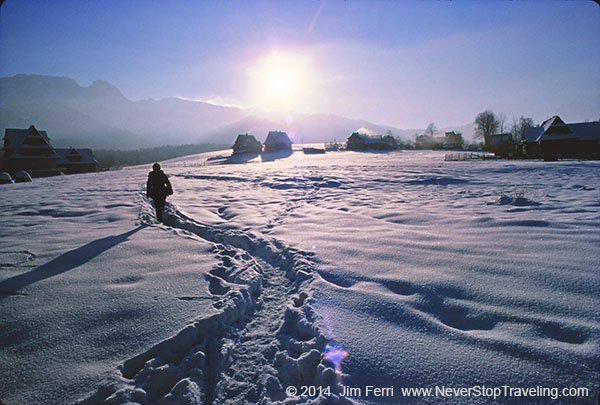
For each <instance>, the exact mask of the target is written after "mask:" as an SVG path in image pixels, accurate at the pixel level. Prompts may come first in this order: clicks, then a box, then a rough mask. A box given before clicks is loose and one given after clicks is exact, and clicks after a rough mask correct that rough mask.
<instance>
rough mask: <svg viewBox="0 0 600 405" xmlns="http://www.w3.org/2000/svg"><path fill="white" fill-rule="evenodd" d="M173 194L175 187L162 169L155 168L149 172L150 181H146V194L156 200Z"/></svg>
mask: <svg viewBox="0 0 600 405" xmlns="http://www.w3.org/2000/svg"><path fill="white" fill-rule="evenodd" d="M171 194H173V187H171V182H170V181H169V178H168V177H167V175H166V174H165V172H163V171H162V170H153V171H151V172H150V173H148V182H147V183H146V195H147V196H148V197H150V198H154V199H155V200H164V199H165V198H167V196H168V195H171Z"/></svg>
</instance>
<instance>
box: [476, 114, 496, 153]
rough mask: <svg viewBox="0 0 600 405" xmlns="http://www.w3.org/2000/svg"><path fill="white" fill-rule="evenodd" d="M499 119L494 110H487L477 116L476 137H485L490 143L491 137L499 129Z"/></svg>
mask: <svg viewBox="0 0 600 405" xmlns="http://www.w3.org/2000/svg"><path fill="white" fill-rule="evenodd" d="M498 127H499V125H498V119H497V118H496V115H495V114H494V112H493V111H492V110H485V111H484V112H482V113H479V114H477V117H475V138H478V139H481V138H483V139H484V142H485V144H486V145H487V144H489V137H490V136H492V135H494V134H495V133H496V132H497V131H498Z"/></svg>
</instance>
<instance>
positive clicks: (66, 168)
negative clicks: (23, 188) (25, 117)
mask: <svg viewBox="0 0 600 405" xmlns="http://www.w3.org/2000/svg"><path fill="white" fill-rule="evenodd" d="M96 166H97V162H96V159H94V155H93V153H92V150H91V149H74V148H68V149H55V148H53V147H52V145H51V144H50V138H49V137H48V134H47V133H46V131H39V130H37V129H36V128H35V127H34V126H33V125H32V126H30V127H29V128H28V129H15V128H7V129H6V130H5V131H4V143H3V145H2V149H1V150H0V167H1V168H2V170H4V171H6V172H8V173H10V174H11V175H13V176H14V175H15V174H16V173H17V172H19V171H21V170H24V171H26V172H28V173H29V174H30V175H31V177H42V176H55V175H58V174H61V173H66V174H71V173H84V172H94V171H96Z"/></svg>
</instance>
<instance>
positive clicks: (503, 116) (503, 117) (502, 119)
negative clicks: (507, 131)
mask: <svg viewBox="0 0 600 405" xmlns="http://www.w3.org/2000/svg"><path fill="white" fill-rule="evenodd" d="M496 120H497V121H498V133H500V134H503V133H504V124H506V114H504V113H500V114H498V116H497V117H496Z"/></svg>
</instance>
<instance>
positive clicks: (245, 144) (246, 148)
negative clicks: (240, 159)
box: [233, 134, 262, 155]
mask: <svg viewBox="0 0 600 405" xmlns="http://www.w3.org/2000/svg"><path fill="white" fill-rule="evenodd" d="M261 152H262V144H261V143H260V141H259V140H258V139H256V138H255V137H254V135H248V134H240V135H238V136H237V139H236V140H235V143H234V144H233V154H234V155H241V154H259V153H261Z"/></svg>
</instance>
